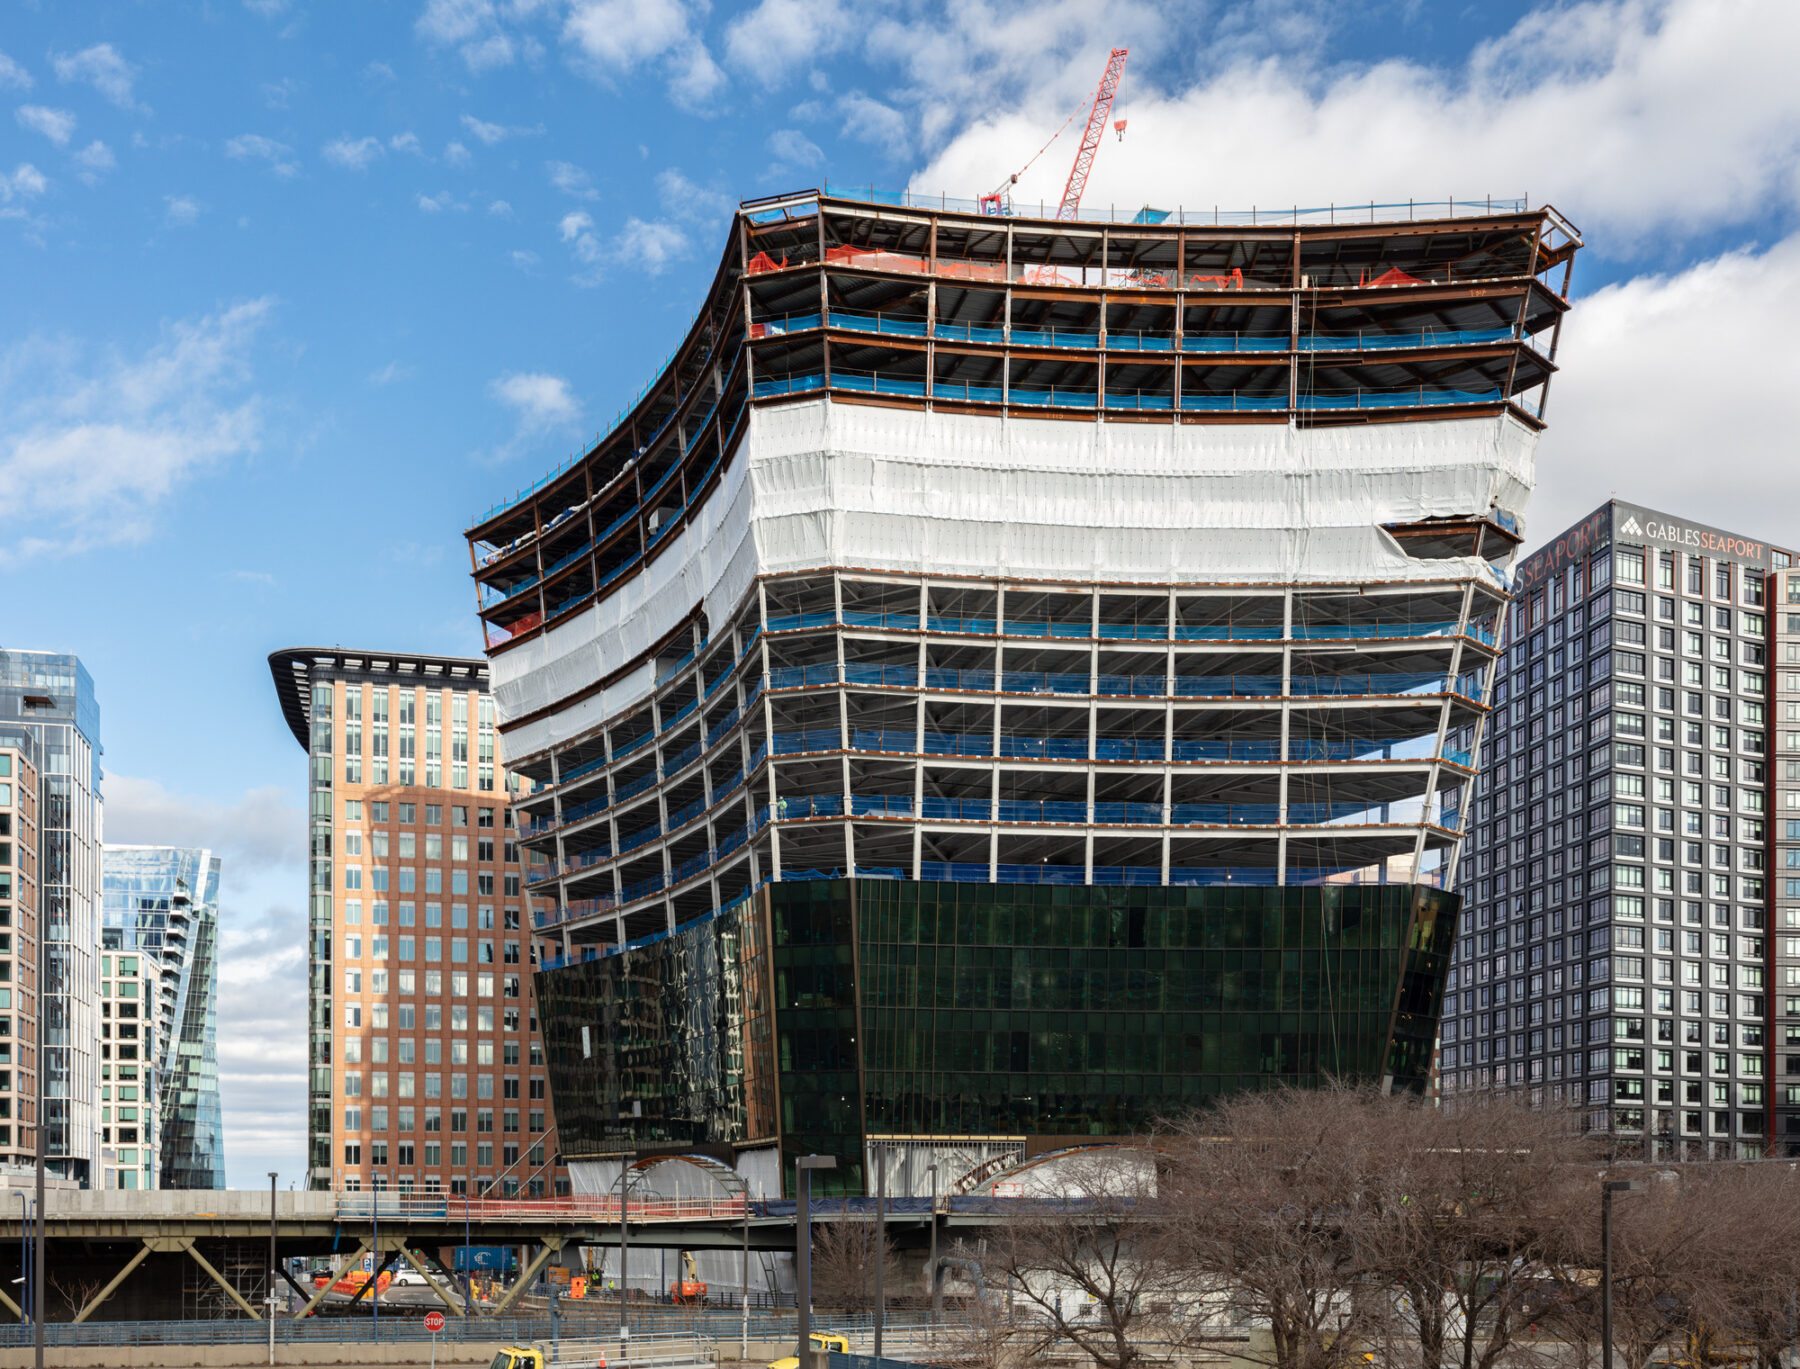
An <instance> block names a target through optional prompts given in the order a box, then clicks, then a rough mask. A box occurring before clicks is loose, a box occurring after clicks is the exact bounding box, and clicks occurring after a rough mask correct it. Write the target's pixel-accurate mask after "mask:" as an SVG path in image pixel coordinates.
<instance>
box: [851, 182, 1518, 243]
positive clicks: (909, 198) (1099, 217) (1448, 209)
mask: <svg viewBox="0 0 1800 1369" xmlns="http://www.w3.org/2000/svg"><path fill="white" fill-rule="evenodd" d="M825 194H826V195H827V196H829V197H831V198H833V199H840V200H855V201H859V202H861V203H863V204H882V205H892V206H895V207H897V208H902V209H936V210H939V211H941V212H945V213H958V214H987V213H992V212H993V211H992V210H984V209H983V208H982V202H981V201H979V200H972V199H961V198H958V197H957V196H953V195H927V194H923V193H920V192H918V191H912V190H881V189H877V188H876V187H875V186H873V185H833V184H827V185H826V187H825ZM1528 208H1529V202H1528V201H1527V200H1525V199H1524V198H1523V197H1520V198H1517V199H1495V198H1494V197H1493V196H1491V195H1476V196H1471V197H1469V198H1468V199H1461V200H1459V199H1454V198H1452V199H1448V200H1370V201H1368V202H1367V203H1363V204H1327V205H1306V206H1301V205H1293V206H1281V207H1277V206H1267V205H1264V206H1252V207H1251V208H1249V209H1220V208H1219V207H1217V206H1216V205H1215V206H1212V207H1198V208H1193V209H1190V208H1187V207H1186V206H1177V207H1176V208H1174V209H1152V208H1149V207H1147V206H1138V207H1136V208H1133V207H1130V206H1124V207H1121V206H1119V205H1108V206H1106V207H1105V208H1104V209H1103V208H1101V207H1100V206H1098V205H1094V204H1089V205H1086V206H1083V207H1082V208H1081V209H1079V210H1077V211H1076V214H1075V218H1076V220H1077V221H1078V222H1081V223H1117V224H1136V225H1139V226H1142V225H1145V224H1150V225H1159V226H1162V227H1165V228H1181V227H1185V226H1188V225H1194V226H1197V227H1198V226H1209V227H1210V226H1216V225H1222V224H1245V225H1249V226H1251V227H1257V226H1261V225H1264V224H1302V223H1307V224H1321V223H1322V224H1337V223H1342V224H1357V223H1383V222H1398V221H1401V220H1405V221H1408V222H1411V221H1414V220H1417V219H1422V218H1423V219H1438V218H1474V217H1479V216H1481V215H1486V214H1520V213H1524V212H1525V211H1526V210H1527V209H1528ZM1030 210H1031V206H1030V205H1027V204H1025V203H1024V202H1023V201H1020V202H1018V203H1016V204H1014V205H1013V207H1012V212H1011V214H1009V215H1002V217H1012V218H1038V219H1047V220H1053V219H1056V218H1057V207H1056V205H1054V204H1050V203H1048V202H1042V203H1040V204H1039V205H1038V206H1037V211H1038V212H1037V213H1036V214H1032V213H1031V212H1030ZM1046 231H1047V232H1050V231H1054V225H1051V224H1046Z"/></svg>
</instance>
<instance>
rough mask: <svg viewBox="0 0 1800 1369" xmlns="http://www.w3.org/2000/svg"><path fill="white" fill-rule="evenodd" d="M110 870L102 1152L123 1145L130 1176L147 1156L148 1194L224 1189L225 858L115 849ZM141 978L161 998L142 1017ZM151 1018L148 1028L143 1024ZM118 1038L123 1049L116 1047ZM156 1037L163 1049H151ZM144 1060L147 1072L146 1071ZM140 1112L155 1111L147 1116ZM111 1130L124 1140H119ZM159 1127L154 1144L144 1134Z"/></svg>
mask: <svg viewBox="0 0 1800 1369" xmlns="http://www.w3.org/2000/svg"><path fill="white" fill-rule="evenodd" d="M103 860H104V864H105V907H104V925H103V926H102V928H101V973H102V988H101V998H102V1003H101V1014H102V1021H101V1033H102V1041H101V1056H102V1059H101V1066H100V1075H101V1099H100V1105H101V1143H102V1146H103V1147H104V1146H107V1145H109V1144H112V1145H116V1147H117V1148H118V1151H119V1153H118V1156H117V1164H118V1167H119V1169H120V1170H121V1171H123V1172H127V1173H128V1172H130V1170H131V1169H132V1168H133V1163H132V1162H133V1161H134V1160H136V1159H137V1155H138V1151H139V1150H140V1149H141V1150H142V1151H143V1158H142V1162H141V1172H142V1173H143V1174H144V1175H146V1176H148V1177H150V1178H151V1179H152V1180H154V1182H151V1183H148V1184H145V1185H144V1186H145V1187H161V1188H199V1189H207V1188H224V1187H225V1138H224V1125H223V1121H222V1117H221V1110H220V1099H219V1060H218V995H219V984H218V952H219V858H218V857H217V856H215V855H213V854H212V852H211V851H208V850H204V849H200V848H195V847H180V846H110V845H109V846H107V847H106V848H105V849H104V852H103ZM140 971H141V972H142V973H143V974H144V976H145V978H146V980H147V986H148V989H149V993H148V996H147V997H146V998H145V999H144V1002H143V1008H142V1009H141V1011H140V1010H139V1009H138V1008H137V1006H136V1005H135V1004H133V1003H131V1002H130V1001H129V1000H130V998H133V997H135V996H136V992H135V990H136V986H135V985H134V984H133V982H132V976H133V975H135V974H137V973H139V972H140ZM108 999H112V1000H114V1001H112V1002H110V1003H109V1002H108V1001H106V1000H108ZM108 1016H110V1017H111V1018H112V1019H113V1020H112V1021H111V1022H110V1023H109V1022H108V1021H107V1020H106V1018H107V1017H108ZM139 1018H142V1019H145V1020H144V1021H142V1023H141V1024H140V1023H139V1022H138V1021H134V1020H133V1019H139ZM140 1032H141V1033H143V1034H144V1036H145V1037H146V1044H145V1046H144V1047H143V1049H142V1052H141V1054H140V1052H139V1051H138V1050H131V1052H130V1054H129V1055H127V1054H126V1051H127V1050H128V1048H129V1047H130V1046H131V1044H132V1043H133V1042H134V1041H135V1040H136V1039H137V1037H138V1036H139V1034H140ZM108 1036H112V1037H115V1038H117V1039H116V1040H115V1041H113V1042H112V1043H111V1044H110V1045H109V1043H108V1041H107V1040H106V1038H107V1037H108ZM151 1036H153V1037H154V1047H153V1048H152V1047H151V1046H150V1045H149V1044H148V1043H147V1042H148V1038H149V1037H151ZM109 1060H110V1061H111V1063H110V1064H109V1063H108V1062H109ZM139 1060H142V1061H143V1062H144V1063H143V1064H141V1065H140V1064H137V1063H135V1062H137V1061H139ZM140 1081H141V1083H142V1087H141V1088H140V1087H138V1085H139V1084H140ZM127 1090H129V1091H130V1096H126V1091H127ZM140 1101H141V1102H143V1103H147V1104H148V1106H147V1107H141V1108H140V1107H139V1106H138V1104H139V1103H140ZM128 1109H129V1110H130V1112H131V1115H130V1116H129V1117H127V1116H125V1115H124V1114H125V1112H126V1111H127V1110H128ZM109 1112H110V1113H112V1115H111V1116H109V1115H108V1114H109ZM140 1112H141V1113H142V1114H143V1115H142V1116H141V1117H140V1116H139V1114H140ZM153 1112H154V1114H155V1121H154V1123H152V1120H151V1114H152V1113H153ZM109 1124H111V1125H112V1126H114V1127H116V1128H117V1133H118V1134H116V1135H115V1134H109V1131H108V1127H109ZM134 1124H136V1126H137V1128H138V1129H136V1130H134V1129H133V1128H134ZM152 1125H154V1127H155V1131H156V1135H155V1137H154V1138H152V1137H151V1136H149V1135H147V1134H142V1133H143V1131H145V1130H147V1129H148V1128H149V1127H151V1126H152ZM128 1130H131V1131H132V1134H131V1136H130V1138H129V1140H128V1139H127V1137H126V1135H125V1134H124V1133H125V1132H126V1131H128ZM140 1142H141V1143H142V1144H141V1146H139V1145H136V1144H134V1143H140ZM128 1150H129V1151H131V1152H132V1154H131V1155H129V1156H128V1155H127V1154H126V1153H125V1152H126V1151H128ZM152 1151H154V1152H155V1156H154V1160H155V1165H154V1169H152V1158H153V1157H152V1154H151V1152H152ZM120 1186H124V1187H131V1186H132V1185H129V1184H121V1185H120Z"/></svg>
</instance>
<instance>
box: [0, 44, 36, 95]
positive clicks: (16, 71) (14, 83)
mask: <svg viewBox="0 0 1800 1369" xmlns="http://www.w3.org/2000/svg"><path fill="white" fill-rule="evenodd" d="M35 84H37V83H36V82H35V81H33V80H32V79H31V73H30V72H29V71H27V70H25V68H24V67H22V66H20V65H19V64H18V63H17V62H15V61H13V59H12V58H10V57H8V56H7V55H6V54H5V53H4V52H0V88H6V87H11V88H12V89H14V90H30V89H31V88H32V86H34V85H35Z"/></svg>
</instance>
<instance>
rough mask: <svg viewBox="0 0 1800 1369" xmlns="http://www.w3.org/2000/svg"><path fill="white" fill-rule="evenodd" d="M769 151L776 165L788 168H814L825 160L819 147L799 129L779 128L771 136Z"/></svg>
mask: <svg viewBox="0 0 1800 1369" xmlns="http://www.w3.org/2000/svg"><path fill="white" fill-rule="evenodd" d="M769 151H770V152H772V153H774V154H775V161H776V163H777V164H778V165H779V166H780V167H782V168H783V169H785V168H787V167H790V166H791V167H802V168H804V167H812V166H817V165H818V164H819V163H820V162H822V161H824V160H825V154H824V153H823V152H821V151H820V150H819V145H818V144H817V143H815V142H814V141H813V140H812V139H811V138H809V137H807V136H806V135H805V134H804V133H802V132H801V131H800V130H799V129H797V128H778V129H776V130H775V131H774V132H773V133H771V134H770V135H769Z"/></svg>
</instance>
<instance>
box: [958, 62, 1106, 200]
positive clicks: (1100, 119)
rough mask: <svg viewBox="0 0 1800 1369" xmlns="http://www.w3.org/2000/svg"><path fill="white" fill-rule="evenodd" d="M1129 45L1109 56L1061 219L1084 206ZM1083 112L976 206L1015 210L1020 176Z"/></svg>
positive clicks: (1065, 190) (1071, 174)
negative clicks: (1083, 197) (1015, 189)
mask: <svg viewBox="0 0 1800 1369" xmlns="http://www.w3.org/2000/svg"><path fill="white" fill-rule="evenodd" d="M1130 52H1131V49H1130V48H1114V49H1113V50H1112V56H1111V57H1109V58H1108V59H1107V62H1106V73H1105V75H1103V76H1101V78H1100V88H1099V89H1098V90H1097V91H1095V92H1094V102H1093V104H1092V105H1091V106H1089V107H1088V121H1087V128H1086V129H1085V130H1083V132H1082V135H1081V147H1080V149H1079V150H1078V151H1077V152H1076V153H1075V165H1074V167H1073V168H1072V169H1071V170H1070V172H1069V181H1068V184H1067V185H1065V186H1064V187H1063V197H1062V203H1061V204H1059V205H1058V206H1057V208H1056V217H1057V218H1058V219H1073V218H1074V217H1075V214H1076V211H1077V210H1079V209H1080V208H1081V192H1082V191H1083V190H1085V189H1086V188H1087V178H1088V170H1089V168H1090V167H1092V166H1093V164H1094V154H1095V153H1096V152H1098V151H1099V150H1100V138H1101V135H1102V134H1104V133H1105V132H1106V116H1107V115H1108V114H1110V113H1111V112H1112V107H1113V97H1114V96H1116V95H1117V94H1118V93H1119V78H1120V77H1121V76H1123V75H1124V74H1125V58H1126V57H1127V56H1128V55H1129V54H1130ZM1079 113H1081V107H1080V106H1077V107H1076V109H1075V111H1074V113H1072V114H1070V115H1069V117H1068V118H1067V119H1065V120H1063V125H1062V128H1059V129H1057V130H1056V132H1054V133H1052V134H1051V135H1050V138H1049V141H1048V142H1046V143H1045V144H1044V145H1043V146H1042V147H1040V148H1039V149H1038V150H1037V151H1036V152H1034V153H1032V154H1031V161H1028V162H1026V163H1025V165H1024V166H1022V167H1020V168H1019V169H1018V170H1017V171H1015V172H1013V174H1012V175H1010V176H1008V177H1007V178H1006V179H1005V180H1003V181H1001V182H1000V184H999V185H997V186H995V187H994V188H993V189H992V190H991V191H989V192H988V193H987V194H985V195H982V196H980V197H979V199H978V200H977V202H976V207H977V209H978V210H979V212H980V213H983V214H1010V213H1011V212H1012V188H1013V187H1014V186H1015V185H1017V184H1018V183H1019V177H1021V176H1023V175H1024V174H1025V173H1026V172H1027V171H1029V170H1030V169H1031V164H1032V162H1035V161H1036V160H1037V159H1038V158H1039V157H1041V156H1043V155H1044V153H1046V152H1048V151H1049V150H1050V144H1051V143H1053V142H1055V141H1056V140H1057V139H1058V138H1060V137H1062V135H1063V130H1064V129H1067V128H1068V126H1069V125H1070V124H1072V123H1074V122H1075V115H1076V114H1079ZM1113 127H1115V128H1116V129H1118V131H1119V136H1120V137H1123V136H1124V135H1125V122H1124V120H1120V121H1119V122H1118V123H1117V124H1115V125H1113Z"/></svg>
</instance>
